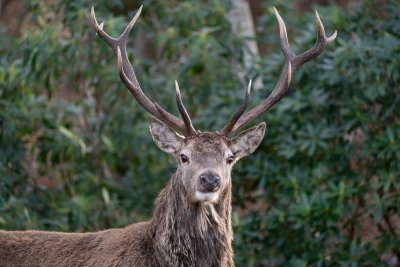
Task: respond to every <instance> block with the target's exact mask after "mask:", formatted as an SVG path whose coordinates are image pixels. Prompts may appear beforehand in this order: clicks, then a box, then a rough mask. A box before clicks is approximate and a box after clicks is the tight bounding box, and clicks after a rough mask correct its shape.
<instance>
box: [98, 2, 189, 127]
mask: <svg viewBox="0 0 400 267" xmlns="http://www.w3.org/2000/svg"><path fill="white" fill-rule="evenodd" d="M142 7H143V6H141V7H140V8H139V10H138V11H137V13H136V15H135V16H134V17H133V18H132V20H131V21H130V22H129V24H128V26H127V27H126V28H125V30H124V31H123V33H122V34H121V35H120V36H119V37H118V38H113V37H111V36H110V35H108V34H107V33H106V32H105V31H104V30H103V23H102V24H100V25H99V24H98V23H97V19H96V15H95V13H94V8H93V7H92V10H91V14H90V18H91V23H92V26H93V28H94V30H95V31H96V33H97V35H98V36H99V37H100V38H101V39H103V40H104V41H105V42H106V43H107V44H108V45H109V46H110V47H111V48H112V49H113V50H114V52H115V53H116V54H117V57H118V68H119V76H120V78H121V80H122V82H123V83H124V85H125V86H126V87H127V88H128V90H129V91H130V92H131V93H132V95H133V96H134V97H135V99H136V101H137V102H138V103H139V105H141V106H142V107H143V108H144V109H145V110H146V111H147V112H149V113H150V114H151V115H153V116H154V117H156V118H158V119H159V120H161V121H163V122H164V123H166V124H167V125H168V126H169V127H171V128H172V129H174V130H175V131H177V132H179V133H182V134H184V135H186V134H187V133H186V127H185V124H184V122H183V121H182V120H180V119H178V118H177V117H175V116H174V115H172V114H170V113H169V112H167V111H166V110H164V109H162V108H161V107H159V108H157V107H156V106H155V104H154V103H153V102H151V101H150V100H149V99H148V98H147V96H146V95H145V94H144V93H143V91H142V89H141V87H140V85H139V82H138V80H137V78H136V75H135V73H134V71H133V68H132V66H131V64H130V62H129V59H128V54H127V52H126V42H127V40H128V36H129V33H130V31H131V29H132V28H133V26H134V24H135V22H136V21H137V19H138V18H139V16H140V13H141V11H142ZM160 110H162V111H160Z"/></svg>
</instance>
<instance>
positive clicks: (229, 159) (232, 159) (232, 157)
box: [226, 155, 235, 164]
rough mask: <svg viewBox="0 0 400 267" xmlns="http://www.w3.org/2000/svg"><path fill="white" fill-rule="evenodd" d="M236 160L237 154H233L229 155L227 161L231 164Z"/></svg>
mask: <svg viewBox="0 0 400 267" xmlns="http://www.w3.org/2000/svg"><path fill="white" fill-rule="evenodd" d="M234 160H235V156H233V155H231V156H229V157H228V158H227V159H226V162H227V163H228V164H231V163H232V162H233V161H234Z"/></svg>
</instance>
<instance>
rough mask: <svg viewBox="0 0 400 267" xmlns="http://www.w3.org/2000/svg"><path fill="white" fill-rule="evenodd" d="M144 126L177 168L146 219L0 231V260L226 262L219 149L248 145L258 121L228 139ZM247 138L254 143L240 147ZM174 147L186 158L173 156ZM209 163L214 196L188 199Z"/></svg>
mask: <svg viewBox="0 0 400 267" xmlns="http://www.w3.org/2000/svg"><path fill="white" fill-rule="evenodd" d="M151 126H152V127H151V129H152V135H153V139H154V141H155V142H156V144H157V145H158V146H159V147H160V148H161V149H162V150H164V151H167V152H168V153H171V154H173V155H174V156H175V157H176V158H177V159H178V170H177V172H176V173H175V175H174V176H173V177H172V179H171V181H170V182H169V183H168V185H167V186H166V187H165V188H164V189H163V190H162V191H161V193H160V195H159V197H158V199H157V201H156V207H155V210H154V213H153V217H152V218H151V220H150V221H147V222H142V223H137V224H132V225H129V226H127V227H125V228H122V229H110V230H105V231H100V232H94V233H58V232H44V231H14V232H7V231H0V266H1V267H3V266H5V267H11V266H21V267H22V266H57V267H62V266H139V267H140V266H143V267H149V266H154V267H158V266H159V267H166V266H171V267H172V266H191V267H192V266H193V267H204V266H215V267H218V266H228V267H232V266H234V263H233V251H232V246H231V242H232V238H233V233H232V227H231V188H232V185H231V177H230V173H231V165H229V164H227V163H226V162H225V161H226V155H227V153H230V154H232V153H234V154H235V153H236V154H237V155H238V158H239V157H242V156H245V155H247V154H245V153H251V152H253V151H254V149H255V148H256V147H257V146H258V144H259V143H260V142H261V139H262V137H263V136H264V131H265V124H260V125H258V126H256V127H253V128H252V129H251V131H246V132H247V133H248V134H246V132H244V134H242V135H239V136H238V137H236V138H235V139H232V140H228V139H226V138H225V137H223V136H221V135H219V134H218V133H201V134H199V135H197V136H196V137H193V138H190V139H189V138H187V139H183V138H182V137H180V136H178V135H176V134H175V133H174V132H173V131H172V130H170V129H169V128H167V127H165V126H164V125H163V124H162V123H161V122H159V121H152V125H151ZM241 136H244V137H243V138H242V137H241ZM238 138H239V139H238ZM249 138H250V139H249ZM254 138H255V139H256V140H258V142H257V144H256V145H255V146H251V148H248V147H247V145H246V143H249V141H254V140H253V139H254ZM250 143H253V142H250ZM235 149H237V151H235ZM245 150H246V151H245ZM182 151H183V152H184V153H187V154H188V155H189V156H190V160H191V162H192V163H191V165H189V164H188V163H181V162H180V161H179V153H183V152H182ZM210 168H211V169H213V170H216V172H218V173H219V174H220V175H221V187H220V189H219V191H218V198H217V199H216V200H210V201H199V200H198V199H197V200H196V197H195V195H194V192H195V191H196V190H199V189H198V187H196V186H198V183H197V180H198V179H197V178H198V173H199V172H200V173H201V171H202V170H203V169H207V170H209V169H210Z"/></svg>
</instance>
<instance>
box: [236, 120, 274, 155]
mask: <svg viewBox="0 0 400 267" xmlns="http://www.w3.org/2000/svg"><path fill="white" fill-rule="evenodd" d="M265 128H266V124H265V122H262V123H260V124H258V125H256V126H254V127H253V128H250V129H247V130H246V131H243V132H242V133H241V134H239V135H238V136H236V137H235V138H233V139H231V140H230V145H229V147H230V149H231V150H232V153H233V154H234V155H235V158H237V159H239V158H243V157H245V156H247V155H249V154H251V153H253V152H254V151H255V150H256V149H257V147H258V146H259V145H260V143H261V141H262V139H263V138H264V134H265Z"/></svg>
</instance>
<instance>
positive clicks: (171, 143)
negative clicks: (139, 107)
mask: <svg viewBox="0 0 400 267" xmlns="http://www.w3.org/2000/svg"><path fill="white" fill-rule="evenodd" d="M150 132H151V136H152V137H153V140H154V143H156V145H157V146H158V147H159V148H160V149H161V150H162V151H164V152H167V153H170V154H175V153H177V152H179V150H180V149H181V147H182V144H183V140H184V138H183V137H181V136H179V135H178V134H176V133H175V132H174V131H173V130H172V129H171V128H169V127H168V126H166V125H164V123H162V122H161V121H159V120H158V119H156V118H155V117H153V116H151V120H150Z"/></svg>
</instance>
